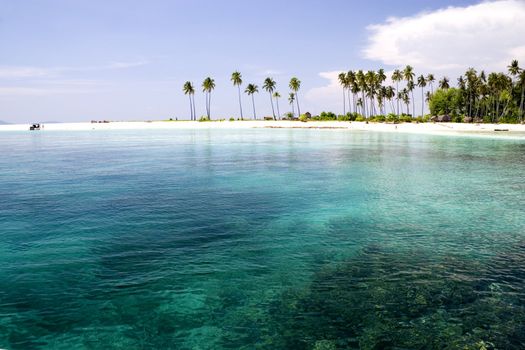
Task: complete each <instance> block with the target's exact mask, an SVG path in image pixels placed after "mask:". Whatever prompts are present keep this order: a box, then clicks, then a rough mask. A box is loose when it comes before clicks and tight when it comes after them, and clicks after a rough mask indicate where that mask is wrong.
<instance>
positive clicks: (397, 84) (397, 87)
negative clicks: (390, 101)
mask: <svg viewBox="0 0 525 350" xmlns="http://www.w3.org/2000/svg"><path fill="white" fill-rule="evenodd" d="M398 94H399V82H396V95H397V96H396V99H397V116H398V117H399V95H398Z"/></svg>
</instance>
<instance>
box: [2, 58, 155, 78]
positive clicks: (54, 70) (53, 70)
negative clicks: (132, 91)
mask: <svg viewBox="0 0 525 350" xmlns="http://www.w3.org/2000/svg"><path fill="white" fill-rule="evenodd" d="M146 64H148V62H147V61H135V62H112V63H109V64H106V65H102V66H85V67H30V66H0V79H27V78H50V77H57V76H59V75H61V74H62V73H66V72H89V71H103V70H119V69H128V68H135V67H140V66H144V65H146Z"/></svg>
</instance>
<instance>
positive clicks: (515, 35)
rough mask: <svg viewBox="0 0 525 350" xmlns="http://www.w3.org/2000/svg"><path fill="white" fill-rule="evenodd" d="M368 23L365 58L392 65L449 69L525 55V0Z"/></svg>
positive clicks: (488, 65)
mask: <svg viewBox="0 0 525 350" xmlns="http://www.w3.org/2000/svg"><path fill="white" fill-rule="evenodd" d="M367 29H368V30H369V32H370V36H369V38H368V44H367V46H366V47H365V48H364V49H363V56H364V58H366V59H369V60H373V61H379V62H382V63H383V64H385V65H390V66H405V65H407V64H410V65H412V66H414V67H415V68H416V69H417V70H427V71H428V70H431V71H434V72H445V73H448V72H455V71H458V70H459V71H463V70H465V69H466V68H468V67H474V68H477V69H487V70H504V69H505V68H506V66H507V64H509V63H510V60H511V59H514V58H515V59H518V60H520V59H521V60H525V36H524V35H523V33H525V1H520V0H501V1H490V2H481V3H479V4H476V5H471V6H467V7H447V8H444V9H440V10H437V11H433V12H422V13H419V14H416V15H414V16H408V17H401V18H397V17H390V18H388V19H387V20H386V21H385V22H384V23H380V24H373V25H370V26H368V28H367ZM520 33H521V34H520Z"/></svg>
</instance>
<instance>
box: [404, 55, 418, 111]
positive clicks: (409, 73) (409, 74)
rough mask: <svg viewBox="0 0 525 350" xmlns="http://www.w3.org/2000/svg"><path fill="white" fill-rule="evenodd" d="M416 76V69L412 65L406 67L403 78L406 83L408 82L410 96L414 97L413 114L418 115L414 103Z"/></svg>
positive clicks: (413, 102) (413, 103)
mask: <svg viewBox="0 0 525 350" xmlns="http://www.w3.org/2000/svg"><path fill="white" fill-rule="evenodd" d="M415 76H416V75H415V74H414V68H412V66H410V65H407V66H406V67H405V69H404V70H403V77H404V78H405V80H406V82H407V89H408V91H410V95H411V96H412V113H413V114H416V111H415V109H416V106H415V101H414V78H415Z"/></svg>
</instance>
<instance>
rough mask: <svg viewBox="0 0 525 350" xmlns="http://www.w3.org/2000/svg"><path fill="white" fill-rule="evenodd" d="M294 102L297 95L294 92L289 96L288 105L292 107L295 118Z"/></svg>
mask: <svg viewBox="0 0 525 350" xmlns="http://www.w3.org/2000/svg"><path fill="white" fill-rule="evenodd" d="M294 102H295V94H294V93H293V92H290V93H289V94H288V103H289V104H290V105H291V106H292V115H293V116H294V117H295V108H294Z"/></svg>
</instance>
